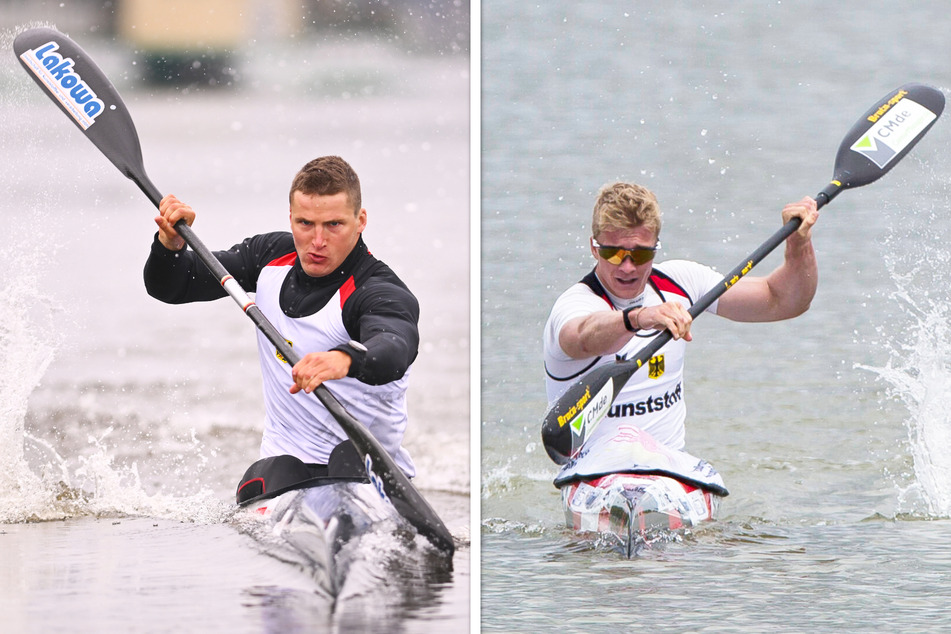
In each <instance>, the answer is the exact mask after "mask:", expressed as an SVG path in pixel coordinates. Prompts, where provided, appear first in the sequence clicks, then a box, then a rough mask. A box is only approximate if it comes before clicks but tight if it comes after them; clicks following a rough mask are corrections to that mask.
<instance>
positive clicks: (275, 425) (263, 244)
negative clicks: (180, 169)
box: [145, 156, 419, 500]
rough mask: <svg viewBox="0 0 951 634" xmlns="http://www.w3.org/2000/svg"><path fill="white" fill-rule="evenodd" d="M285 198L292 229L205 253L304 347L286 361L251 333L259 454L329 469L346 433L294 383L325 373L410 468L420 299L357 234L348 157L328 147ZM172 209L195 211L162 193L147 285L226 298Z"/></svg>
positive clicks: (313, 383) (356, 200)
mask: <svg viewBox="0 0 951 634" xmlns="http://www.w3.org/2000/svg"><path fill="white" fill-rule="evenodd" d="M289 197H290V232H287V231H279V232H274V233H266V234H261V235H256V236H253V237H251V238H248V239H246V240H244V241H243V242H241V243H239V244H236V245H234V246H233V247H231V248H230V249H228V250H226V251H218V252H216V253H215V256H216V257H217V258H218V259H219V260H220V261H221V262H222V264H223V265H224V266H225V268H226V269H227V270H228V272H229V273H230V274H231V275H233V276H234V278H235V279H236V280H237V281H238V282H239V283H240V285H241V286H242V287H243V288H244V289H245V290H247V291H249V292H254V293H255V303H256V304H257V305H258V306H259V307H260V309H261V310H262V312H263V313H264V315H265V316H266V317H267V319H268V320H269V321H270V322H271V323H272V324H274V326H275V327H276V328H277V330H278V331H279V332H280V333H281V334H282V335H283V336H284V337H286V338H287V339H288V340H289V341H290V343H291V345H292V346H294V348H295V349H298V350H300V351H301V354H302V359H301V360H300V362H299V363H297V364H296V365H295V366H294V367H293V368H291V367H289V365H288V363H287V362H286V361H284V359H283V357H281V356H280V355H279V354H277V352H276V350H275V347H274V346H273V345H272V344H271V343H270V342H269V341H268V340H267V338H266V337H265V336H264V335H263V334H262V333H261V332H258V352H259V357H260V362H261V370H262V375H263V379H264V400H265V412H266V415H265V424H264V433H263V437H262V441H261V457H262V458H265V459H270V458H274V457H277V456H292V457H294V458H296V459H299V461H300V462H302V463H304V464H305V465H307V471H306V472H303V471H302V472H301V473H302V474H303V475H307V474H308V473H309V474H310V475H311V476H320V475H323V474H326V473H327V467H326V465H327V464H328V462H330V461H331V452H332V451H333V450H334V449H335V447H337V446H338V445H341V443H343V442H344V441H346V440H347V436H346V434H345V433H344V432H343V430H342V429H341V428H340V426H339V425H338V424H337V422H336V421H335V420H334V418H333V416H331V414H330V412H328V411H327V410H326V408H325V407H324V406H323V405H322V404H321V403H320V402H319V401H318V400H317V399H316V398H311V397H308V396H306V395H304V394H298V392H301V391H303V392H307V393H310V392H312V391H313V390H314V389H315V388H316V387H317V386H318V385H320V384H322V383H324V382H327V381H332V382H333V383H332V391H333V394H334V396H336V397H337V399H338V400H340V401H341V402H342V403H344V404H345V405H346V407H347V409H348V410H349V411H350V412H351V413H352V414H353V416H354V417H355V418H356V419H358V420H359V421H360V422H361V423H363V425H365V426H366V427H367V429H368V430H369V431H370V432H371V433H372V434H373V435H374V436H375V437H376V438H377V439H378V440H379V441H380V443H381V444H382V445H383V447H384V448H385V449H386V450H387V452H388V453H389V454H390V455H391V456H393V458H394V460H395V461H396V463H397V464H398V465H399V467H400V468H401V469H402V470H403V471H404V472H405V473H406V474H407V475H408V476H410V477H411V476H413V475H414V473H415V470H414V467H413V463H412V460H411V459H410V456H409V453H408V452H407V451H406V450H405V449H404V448H402V446H401V443H402V439H403V433H404V431H405V429H406V425H407V420H408V416H407V407H406V389H407V383H408V380H409V373H410V369H411V366H412V363H413V361H414V360H415V359H416V355H417V351H418V347H419V331H418V320H419V304H418V302H417V300H416V298H415V297H414V296H413V294H412V293H411V292H410V290H409V289H408V288H407V287H406V285H405V284H404V283H403V282H402V281H401V280H400V279H399V277H397V275H396V274H395V273H394V272H393V271H392V270H391V269H390V268H389V267H388V266H387V265H386V264H384V263H383V262H381V261H380V260H377V259H376V258H375V257H374V256H372V255H371V254H370V252H369V250H368V248H367V246H366V244H365V243H364V241H363V238H362V235H361V234H362V233H363V230H364V229H365V228H366V224H367V211H366V209H365V208H363V207H362V200H361V192H360V181H359V178H358V177H357V174H356V173H355V172H354V170H353V168H352V167H351V166H350V165H349V164H348V163H347V162H346V161H344V160H343V159H341V158H339V157H336V156H326V157H321V158H318V159H315V160H313V161H311V162H309V163H307V165H305V166H304V167H303V168H302V169H301V170H300V171H299V172H298V173H297V175H296V176H295V177H294V179H293V182H292V185H291V189H290V195H289ZM181 219H184V220H185V222H186V223H187V224H189V225H191V224H192V223H193V222H194V220H195V212H194V210H193V209H192V208H191V207H190V206H188V205H187V204H185V203H183V202H182V201H180V200H179V199H178V198H176V197H175V196H173V195H169V196H166V197H165V198H163V199H162V202H161V205H160V214H159V215H158V216H157V217H156V218H155V222H156V224H157V225H158V229H159V230H158V233H157V234H156V238H155V240H154V242H153V244H152V249H151V253H150V255H149V258H148V261H147V262H146V265H145V285H146V288H147V290H148V292H149V294H150V295H152V296H153V297H155V298H157V299H159V300H161V301H163V302H166V303H170V304H181V303H186V302H196V301H209V300H213V299H218V298H221V297H225V296H226V292H225V290H224V289H223V288H222V286H221V284H220V283H219V281H218V279H216V278H215V277H214V276H213V275H212V274H211V273H210V272H209V271H208V270H207V269H206V267H205V266H204V265H203V264H201V263H200V261H199V259H198V258H197V256H196V255H195V254H194V253H193V252H192V251H190V250H188V249H186V248H185V242H184V240H183V239H182V237H181V236H180V235H179V234H178V232H177V231H175V227H174V225H175V223H176V222H178V221H179V220H181ZM240 499H241V496H240V495H239V500H240Z"/></svg>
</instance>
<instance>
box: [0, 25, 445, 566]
mask: <svg viewBox="0 0 951 634" xmlns="http://www.w3.org/2000/svg"><path fill="white" fill-rule="evenodd" d="M13 50H14V52H15V54H16V55H17V57H18V59H19V60H20V63H21V64H22V65H23V67H24V68H25V69H26V70H27V72H28V74H29V75H30V77H32V78H33V80H34V81H35V82H36V83H37V85H38V86H40V88H42V89H43V91H44V92H45V93H46V95H47V96H48V97H49V98H50V99H51V100H52V101H53V103H55V104H56V105H57V106H58V107H59V109H60V110H61V111H63V112H64V113H65V114H66V115H67V116H68V117H69V118H70V119H71V120H72V121H73V123H74V124H75V125H76V126H77V127H78V128H79V129H80V130H81V131H82V132H83V134H84V135H85V136H86V138H87V139H89V140H90V141H91V142H92V143H93V144H94V145H95V146H96V147H97V148H98V149H99V151H100V152H102V153H103V154H104V155H105V156H106V158H108V159H109V160H110V161H111V162H112V164H113V165H115V166H116V168H118V170H119V171H120V172H122V173H123V174H124V175H125V176H126V177H128V178H129V179H130V180H132V181H133V182H134V183H135V184H136V185H138V186H139V189H141V190H142V192H143V193H144V194H145V195H146V196H147V197H148V198H149V200H151V201H152V203H153V204H154V205H155V206H156V207H158V206H159V205H160V203H161V200H162V194H161V193H160V191H159V190H158V188H157V187H156V186H155V185H154V184H153V183H152V181H151V180H150V179H149V177H148V175H147V174H146V171H145V165H144V163H143V161H142V149H141V146H140V145H139V136H138V133H137V132H136V129H135V124H134V123H133V121H132V117H131V115H130V114H129V111H128V109H127V108H126V106H125V103H124V102H123V100H122V98H121V96H120V95H119V93H118V91H117V90H116V89H115V87H114V86H113V85H112V83H111V82H110V81H109V79H108V78H107V77H106V76H105V74H104V73H103V72H102V70H101V69H100V68H99V67H98V66H97V65H96V63H95V62H94V61H93V60H92V58H90V57H89V55H88V54H87V53H86V52H85V51H84V50H83V49H82V48H80V47H79V45H78V44H76V43H75V42H73V41H72V40H71V39H70V38H68V37H67V36H65V35H63V34H62V33H60V32H59V31H57V30H55V29H51V28H45V27H43V28H36V29H29V30H26V31H23V32H22V33H20V34H19V35H17V37H16V38H15V40H14V42H13ZM175 229H176V230H177V231H178V232H179V234H180V235H181V236H182V238H184V240H185V242H186V244H187V245H188V246H189V247H191V249H192V250H193V251H195V253H196V254H197V255H198V257H199V259H200V260H201V261H202V263H204V265H205V266H206V267H208V269H209V270H210V271H211V272H212V273H213V274H214V275H215V276H216V278H217V279H218V280H219V281H220V282H221V285H222V286H223V287H224V289H225V290H226V291H227V292H228V294H229V295H231V297H232V298H233V299H234V300H235V301H236V302H237V303H238V305H239V306H241V308H242V309H243V310H244V312H245V314H246V315H247V316H248V317H249V318H250V319H251V320H252V321H253V322H254V324H255V325H256V326H257V327H258V329H260V330H261V331H262V332H263V333H264V335H265V336H266V337H267V338H268V340H269V341H270V342H271V343H272V344H274V346H275V347H276V348H277V350H278V352H280V353H281V354H282V355H283V356H284V358H285V359H287V361H288V362H289V363H290V364H291V365H294V364H295V363H297V361H299V360H300V356H299V355H298V354H297V353H296V352H295V351H294V350H293V349H292V348H291V346H290V345H289V344H288V343H287V341H286V340H285V339H284V337H282V336H281V334H280V333H279V332H278V331H277V329H276V328H275V327H274V326H273V325H272V324H271V323H270V322H269V321H268V319H267V318H266V317H265V315H264V313H263V312H262V311H261V309H260V308H258V306H257V305H256V304H255V303H254V302H253V301H251V299H250V298H249V297H248V295H247V293H245V292H244V290H242V289H241V287H240V285H239V284H238V283H237V281H236V280H234V278H232V277H231V275H230V274H229V273H228V271H227V270H226V269H225V268H224V266H223V265H222V264H221V262H219V261H218V259H217V258H216V257H215V255H214V254H213V253H212V252H211V251H210V250H209V249H208V248H207V247H206V246H205V245H204V244H203V243H202V241H201V240H200V239H199V238H198V236H197V235H195V232H194V231H193V230H192V228H191V227H189V226H188V225H187V224H185V222H184V221H180V222H178V223H176V225H175ZM314 395H315V396H316V397H317V399H318V400H320V402H321V403H322V404H323V405H324V406H325V407H326V408H327V410H328V411H329V412H330V413H331V414H332V415H333V417H334V419H335V420H336V421H337V422H338V423H339V424H340V426H341V428H342V429H343V430H344V432H345V433H346V434H347V437H348V438H349V439H350V440H351V441H352V442H353V445H354V447H356V448H357V451H358V452H359V453H360V456H361V459H363V461H364V465H365V466H366V468H367V472H368V474H369V475H370V479H371V481H373V482H374V484H375V485H376V486H377V488H378V489H380V491H381V493H383V494H385V495H386V496H387V497H388V498H389V500H390V501H391V502H392V503H393V505H394V506H395V507H396V509H397V511H398V512H399V513H400V514H401V515H402V516H403V517H405V518H406V520H407V521H408V522H409V523H410V524H412V525H413V526H414V527H415V528H416V529H417V531H419V533H420V534H421V535H424V536H426V537H427V538H429V540H430V541H431V542H432V543H433V544H434V545H435V546H437V547H438V548H439V549H440V550H442V551H443V552H445V553H447V554H449V555H451V554H452V553H453V551H454V550H455V544H454V542H453V539H452V534H451V533H450V532H449V530H448V529H447V528H446V526H445V524H443V522H442V520H440V519H439V516H438V515H436V513H435V511H433V509H432V507H431V506H430V505H429V504H428V503H427V502H426V500H425V499H424V498H423V497H422V495H420V493H419V491H417V490H416V487H414V486H413V484H412V483H411V482H410V480H409V478H407V477H406V475H405V474H404V473H403V472H402V470H401V469H400V468H399V467H398V466H397V465H396V463H395V461H394V460H393V458H392V457H391V456H390V455H389V453H387V451H386V450H385V449H384V448H383V447H382V445H380V443H379V441H377V440H376V438H374V437H373V435H372V434H370V432H369V431H368V430H367V429H366V427H364V426H363V425H362V424H361V423H360V422H359V421H357V420H356V419H355V418H354V417H353V416H352V415H351V414H350V413H349V412H348V411H347V410H346V408H344V407H343V405H341V404H340V402H339V401H338V400H337V399H336V398H335V397H334V396H333V394H332V393H331V392H330V390H328V389H327V387H326V386H324V385H320V386H318V387H317V388H316V389H315V390H314Z"/></svg>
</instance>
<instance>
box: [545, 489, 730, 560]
mask: <svg viewBox="0 0 951 634" xmlns="http://www.w3.org/2000/svg"><path fill="white" fill-rule="evenodd" d="M561 494H562V503H563V507H564V511H565V524H566V525H567V527H568V528H570V529H572V530H574V531H577V532H579V533H581V534H587V535H594V536H595V538H596V539H597V541H598V543H599V544H601V545H604V546H606V547H608V548H610V549H612V550H617V551H620V552H621V553H622V554H624V555H625V556H627V557H633V556H635V555H636V554H637V553H638V552H639V551H640V550H641V549H643V548H644V547H649V546H650V545H651V544H654V543H656V542H658V541H670V540H671V539H675V538H676V536H677V535H682V534H683V532H684V531H685V529H689V528H692V527H696V526H698V525H700V524H703V523H705V522H710V521H713V520H715V519H716V516H717V511H718V508H719V504H720V497H721V496H719V495H716V494H714V493H711V492H710V491H706V490H703V489H700V488H698V487H695V486H693V485H690V484H686V483H684V482H681V481H679V480H676V479H674V478H670V477H666V476H662V475H647V474H632V473H613V474H609V475H606V476H602V477H597V478H592V479H588V480H580V481H575V482H572V483H570V484H568V485H565V486H563V487H562V488H561Z"/></svg>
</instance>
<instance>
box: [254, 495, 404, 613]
mask: <svg viewBox="0 0 951 634" xmlns="http://www.w3.org/2000/svg"><path fill="white" fill-rule="evenodd" d="M242 512H243V513H245V514H246V517H247V518H248V521H249V522H250V524H251V525H252V526H251V527H250V532H252V533H253V534H254V535H255V537H256V538H257V539H258V541H259V542H260V543H261V544H262V546H264V547H265V548H266V549H267V551H268V552H269V554H272V555H275V556H277V557H278V558H281V559H284V560H286V561H290V562H292V563H296V564H298V565H300V566H301V567H302V568H303V569H305V570H306V571H307V572H308V573H309V574H310V575H311V576H312V577H313V578H314V580H315V581H316V582H317V585H318V587H319V588H320V590H321V591H322V592H323V593H324V594H326V595H328V596H330V597H337V596H339V595H340V594H341V593H342V592H343V589H344V587H345V586H346V585H347V583H348V578H349V573H350V568H351V566H352V564H353V563H354V561H356V560H357V559H359V558H360V557H363V556H365V554H366V553H361V552H360V548H359V543H360V542H361V541H362V540H364V539H366V538H368V537H369V536H371V535H393V536H394V538H393V539H392V540H390V541H391V542H392V543H393V544H394V547H396V546H395V545H396V544H397V542H398V539H397V538H396V537H395V536H396V535H399V534H406V535H409V534H411V533H412V529H411V527H409V525H408V524H407V523H406V521H405V520H404V519H403V518H402V517H401V516H400V515H399V513H397V511H396V509H395V508H394V507H393V505H392V504H390V503H389V502H388V501H387V500H385V499H383V498H382V497H381V496H380V494H379V492H378V491H377V489H376V488H375V487H374V486H373V485H372V484H369V483H365V482H334V483H328V484H324V485H321V486H314V487H309V488H303V489H294V490H291V491H287V492H286V493H283V494H281V495H278V496H277V497H274V498H269V499H263V500H259V501H257V502H252V503H251V504H248V505H247V506H245V507H244V509H243V511H242Z"/></svg>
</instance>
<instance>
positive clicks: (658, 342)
mask: <svg viewBox="0 0 951 634" xmlns="http://www.w3.org/2000/svg"><path fill="white" fill-rule="evenodd" d="M943 110H944V95H943V94H942V93H941V92H940V91H939V90H936V89H934V88H932V87H930V86H925V85H923V84H905V85H904V86H902V87H901V88H898V89H897V90H893V91H892V92H890V93H888V94H887V95H885V96H884V97H883V98H882V99H881V100H879V101H878V102H877V103H876V104H875V105H874V106H872V107H871V108H869V110H868V112H866V113H865V114H864V115H862V118H861V119H859V120H858V121H857V122H856V123H855V125H853V126H852V129H851V130H849V133H848V134H847V135H846V136H845V138H844V139H843V140H842V143H841V145H839V151H838V153H837V154H836V157H835V165H834V168H833V172H832V173H833V176H832V182H830V183H829V185H828V186H827V187H826V188H825V189H823V190H822V191H821V192H819V194H818V195H817V196H816V205H817V207H820V208H821V207H822V206H823V205H825V204H826V203H828V202H829V201H831V200H832V199H833V198H835V197H836V195H838V193H839V192H840V191H842V190H845V189H852V188H855V187H861V186H863V185H868V184H869V183H872V182H874V181H876V180H878V179H879V178H881V177H882V176H884V175H885V174H886V173H887V172H888V171H889V170H890V169H891V168H893V167H894V166H895V165H896V164H897V163H898V161H900V160H901V159H902V158H903V157H904V156H905V155H906V154H908V152H909V151H910V150H911V148H913V147H914V146H915V144H916V143H917V142H918V141H920V140H921V138H922V137H923V136H924V135H925V133H926V132H928V130H929V129H931V126H932V125H934V123H935V121H937V120H938V117H939V116H940V115H941V112H942V111H943ZM800 224H802V220H801V219H800V218H793V219H792V220H790V221H789V222H787V223H786V224H785V225H783V227H782V228H781V229H780V230H779V231H777V232H776V233H775V234H773V236H772V237H770V238H769V239H768V240H767V241H766V242H764V243H763V244H762V245H761V246H760V247H759V248H758V249H756V251H754V252H753V253H751V254H750V256H749V257H748V258H746V259H745V260H743V261H742V262H741V263H740V264H738V265H737V266H736V268H734V269H733V270H732V271H730V272H729V273H728V274H727V275H726V277H724V278H723V281H722V282H720V284H718V285H717V286H716V287H714V288H712V289H710V290H709V291H707V293H706V294H705V295H704V296H703V297H701V298H700V299H699V300H698V301H697V302H696V303H695V304H694V305H693V306H691V307H690V311H689V312H690V315H691V316H692V317H693V318H694V319H696V318H697V317H698V316H699V315H700V314H701V313H703V311H705V310H706V309H707V308H709V307H710V305H711V304H712V303H713V302H714V301H716V300H717V299H718V298H719V297H720V296H721V295H723V293H725V292H726V291H728V290H729V289H730V287H732V286H733V285H734V284H736V283H737V282H738V281H739V280H740V278H742V277H743V276H744V275H746V274H747V273H749V272H750V271H751V270H752V269H753V267H754V266H756V265H757V264H759V263H760V262H761V261H762V260H763V259H764V258H765V257H766V256H767V255H769V253H770V252H771V251H772V250H773V249H775V248H776V247H777V246H779V245H780V244H782V243H783V241H785V240H786V238H788V237H789V236H790V235H792V234H793V233H794V232H795V231H796V230H797V229H798V228H799V225H800ZM670 339H671V334H670V332H669V331H666V330H665V331H664V332H662V333H660V334H658V335H657V336H656V337H654V339H653V340H652V341H651V342H650V343H649V344H648V345H647V346H645V347H644V348H643V349H641V350H640V352H638V354H637V355H636V356H635V357H633V358H631V359H626V360H624V361H618V362H616V363H611V364H608V365H603V366H600V367H598V368H595V369H594V370H592V371H591V372H589V373H587V374H586V375H584V376H583V377H581V378H580V379H578V380H577V381H575V382H574V383H572V385H571V387H569V388H568V390H566V391H565V393H564V394H562V395H561V397H560V398H559V399H558V400H557V401H555V403H554V404H553V405H552V407H551V408H550V409H549V410H548V413H547V414H546V415H545V420H544V422H543V423H542V440H543V442H544V444H545V449H546V451H548V455H549V456H550V457H551V459H552V460H554V461H555V462H557V463H558V464H564V463H566V462H568V460H569V459H571V458H572V457H573V456H574V455H575V454H576V453H577V452H578V450H579V449H580V448H581V446H582V445H583V444H584V442H585V440H586V439H587V438H588V437H589V436H590V435H591V432H592V431H593V430H594V429H595V427H597V425H598V423H600V422H601V420H602V419H603V418H604V417H605V416H606V415H607V413H608V410H609V409H610V407H611V404H612V403H613V402H614V399H616V398H617V395H618V393H619V392H620V391H621V389H622V388H623V387H624V384H625V383H627V381H628V379H630V378H631V376H633V374H634V373H635V372H637V370H638V369H640V367H641V366H643V365H644V364H645V363H647V362H648V361H649V360H650V358H651V357H653V356H654V355H655V354H656V353H657V352H658V351H659V350H660V349H661V348H662V347H663V346H664V345H665V344H666V343H667V342H668V341H670Z"/></svg>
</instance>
